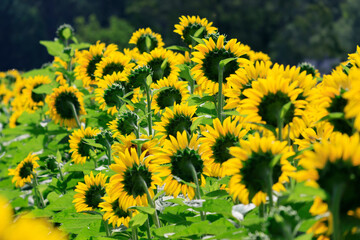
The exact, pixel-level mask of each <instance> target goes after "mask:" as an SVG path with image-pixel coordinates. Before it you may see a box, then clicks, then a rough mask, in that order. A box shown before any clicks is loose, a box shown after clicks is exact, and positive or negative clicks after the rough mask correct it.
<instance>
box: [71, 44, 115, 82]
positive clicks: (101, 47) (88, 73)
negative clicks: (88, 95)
mask: <svg viewBox="0 0 360 240" xmlns="http://www.w3.org/2000/svg"><path fill="white" fill-rule="evenodd" d="M116 50H117V46H116V45H115V44H109V45H108V46H105V43H100V41H97V42H96V44H95V45H91V46H90V48H89V50H83V51H81V52H77V55H76V62H77V63H78V66H77V67H75V69H74V72H75V76H76V77H77V79H80V80H82V82H83V85H84V87H89V86H90V85H94V84H96V78H95V70H96V64H97V63H99V62H100V61H101V60H102V58H103V57H107V56H109V55H110V54H111V53H112V52H115V51H116Z"/></svg>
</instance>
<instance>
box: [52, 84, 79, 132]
mask: <svg viewBox="0 0 360 240" xmlns="http://www.w3.org/2000/svg"><path fill="white" fill-rule="evenodd" d="M83 95H84V94H83V93H81V92H80V91H79V90H78V89H77V88H75V87H69V86H68V85H67V84H66V85H63V86H60V87H58V88H55V89H54V90H53V93H52V94H51V95H49V96H48V97H47V98H46V102H47V104H48V105H49V111H48V112H47V114H49V115H50V117H51V119H53V120H54V121H55V123H59V124H60V126H65V127H68V128H73V127H76V126H77V123H76V119H75V116H74V113H73V106H74V107H75V112H76V115H77V116H78V117H79V118H80V115H85V114H86V111H85V108H84V99H83ZM72 105H73V106H72Z"/></svg>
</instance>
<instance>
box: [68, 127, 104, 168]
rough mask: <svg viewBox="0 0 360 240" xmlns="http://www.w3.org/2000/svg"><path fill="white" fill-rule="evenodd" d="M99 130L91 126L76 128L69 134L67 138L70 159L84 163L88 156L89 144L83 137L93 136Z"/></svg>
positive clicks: (77, 162)
mask: <svg viewBox="0 0 360 240" xmlns="http://www.w3.org/2000/svg"><path fill="white" fill-rule="evenodd" d="M100 132H101V131H100V130H99V129H93V128H91V127H87V128H85V129H84V128H83V127H81V129H77V130H75V131H74V132H73V133H72V134H71V135H70V139H69V144H70V150H69V153H71V159H72V160H73V161H74V162H75V163H76V164H79V163H81V164H84V163H85V162H86V160H87V159H89V158H90V150H91V146H89V145H88V144H87V143H86V142H85V140H84V139H85V138H94V137H95V136H96V135H97V134H99V133H100Z"/></svg>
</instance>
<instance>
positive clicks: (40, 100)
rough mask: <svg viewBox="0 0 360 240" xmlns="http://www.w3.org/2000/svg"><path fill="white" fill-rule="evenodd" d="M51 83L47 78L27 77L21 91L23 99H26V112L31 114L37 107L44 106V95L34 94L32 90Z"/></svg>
mask: <svg viewBox="0 0 360 240" xmlns="http://www.w3.org/2000/svg"><path fill="white" fill-rule="evenodd" d="M49 83H51V80H50V78H49V77H48V76H40V75H38V76H35V77H29V78H27V79H26V80H25V86H26V88H25V89H24V90H23V93H24V95H23V97H24V98H26V99H27V102H26V110H27V111H29V112H33V111H35V110H37V109H38V108H39V107H42V106H44V103H45V97H46V94H42V93H35V92H34V91H33V90H34V89H35V88H37V87H40V86H42V85H44V84H49Z"/></svg>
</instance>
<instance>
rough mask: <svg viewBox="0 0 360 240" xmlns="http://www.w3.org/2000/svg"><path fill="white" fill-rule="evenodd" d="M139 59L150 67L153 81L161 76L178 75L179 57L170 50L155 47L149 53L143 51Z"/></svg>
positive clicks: (173, 77) (172, 77)
mask: <svg viewBox="0 0 360 240" xmlns="http://www.w3.org/2000/svg"><path fill="white" fill-rule="evenodd" d="M141 61H142V63H143V64H144V65H148V66H149V67H150V68H151V70H152V72H153V75H152V80H153V82H154V83H157V81H159V80H161V79H163V78H168V79H177V78H178V76H179V73H180V69H179V67H177V65H178V64H179V58H178V57H177V55H176V54H175V53H174V52H173V51H171V50H167V49H164V48H155V49H154V50H152V51H151V52H150V53H143V55H142V59H141Z"/></svg>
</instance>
